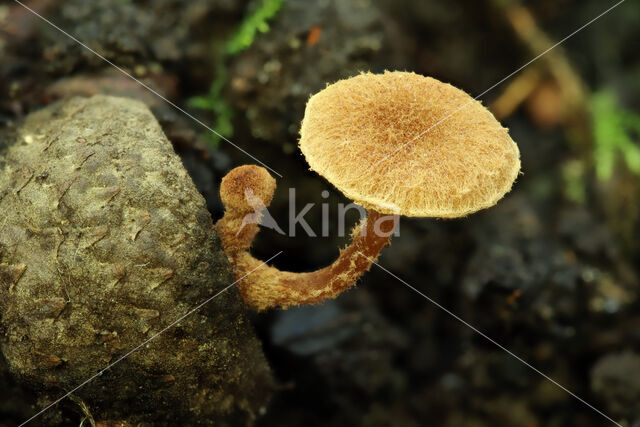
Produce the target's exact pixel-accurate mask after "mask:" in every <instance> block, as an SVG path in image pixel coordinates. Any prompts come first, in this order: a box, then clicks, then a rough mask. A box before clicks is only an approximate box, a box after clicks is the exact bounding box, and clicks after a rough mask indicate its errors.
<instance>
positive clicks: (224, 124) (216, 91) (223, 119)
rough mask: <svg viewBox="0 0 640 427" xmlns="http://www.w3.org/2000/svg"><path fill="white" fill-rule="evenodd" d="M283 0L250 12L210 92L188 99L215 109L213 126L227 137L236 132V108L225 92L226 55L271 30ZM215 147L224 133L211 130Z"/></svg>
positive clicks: (230, 44) (267, 2) (270, 1)
mask: <svg viewBox="0 0 640 427" xmlns="http://www.w3.org/2000/svg"><path fill="white" fill-rule="evenodd" d="M282 4H283V0H262V2H261V3H260V5H259V6H258V8H257V9H256V10H255V12H253V13H252V14H250V15H249V16H247V17H246V18H245V19H244V20H243V21H242V23H241V24H240V27H239V28H238V29H237V30H236V31H235V32H234V33H233V35H232V36H231V38H230V39H229V40H228V41H227V42H226V43H225V44H224V48H223V55H222V58H221V61H220V63H219V65H218V67H217V69H216V78H215V80H214V81H213V82H212V83H211V87H210V88H209V93H207V94H206V95H202V96H195V97H193V98H190V99H189V100H188V105H189V106H190V107H192V108H197V109H200V110H205V111H211V112H212V113H214V114H215V116H216V121H215V123H214V125H213V129H214V130H215V131H216V132H217V133H218V134H219V135H222V136H223V137H225V138H228V137H231V136H232V135H233V115H234V114H233V108H232V107H231V105H229V102H228V101H227V100H226V99H225V98H224V96H223V90H224V87H225V86H226V85H227V82H228V80H229V70H228V69H227V66H226V63H225V59H226V58H225V57H229V56H234V55H237V54H238V53H240V52H242V51H243V50H245V49H247V48H249V47H250V46H251V45H252V44H253V41H254V40H255V37H256V34H257V33H259V32H260V33H266V32H267V31H269V24H268V20H270V19H272V18H273V17H274V16H275V15H276V13H278V11H279V10H280V8H281V7H282ZM208 135H209V140H210V141H211V144H212V146H213V147H217V146H218V145H219V144H220V139H221V138H220V136H219V135H217V134H214V133H208Z"/></svg>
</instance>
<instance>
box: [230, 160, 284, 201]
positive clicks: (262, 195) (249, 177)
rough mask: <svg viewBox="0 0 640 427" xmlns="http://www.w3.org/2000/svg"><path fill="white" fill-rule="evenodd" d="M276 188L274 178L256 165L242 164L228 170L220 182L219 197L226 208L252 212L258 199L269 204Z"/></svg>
mask: <svg viewBox="0 0 640 427" xmlns="http://www.w3.org/2000/svg"><path fill="white" fill-rule="evenodd" d="M275 190H276V180H275V179H274V178H273V177H272V176H271V175H270V174H269V172H268V171H267V170H266V169H265V168H263V167H261V166H256V165H242V166H238V167H237V168H234V169H232V170H231V171H229V173H228V174H226V175H225V176H224V178H222V182H221V183H220V198H221V199H222V203H224V205H225V206H226V207H227V208H233V209H235V210H239V211H247V212H252V211H253V210H254V209H255V208H256V205H255V202H256V201H258V200H259V203H261V204H262V205H264V206H269V204H270V203H271V199H272V198H273V193H274V192H275Z"/></svg>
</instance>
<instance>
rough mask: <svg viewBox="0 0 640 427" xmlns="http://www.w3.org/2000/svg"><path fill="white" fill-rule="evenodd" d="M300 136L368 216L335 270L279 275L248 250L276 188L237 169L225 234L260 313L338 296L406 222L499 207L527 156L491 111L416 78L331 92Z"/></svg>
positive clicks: (341, 84) (244, 290)
mask: <svg viewBox="0 0 640 427" xmlns="http://www.w3.org/2000/svg"><path fill="white" fill-rule="evenodd" d="M300 135H301V137H300V143H299V145H300V150H301V151H302V153H303V154H304V156H305V158H306V160H307V162H308V163H309V165H310V167H311V169H312V170H315V171H316V172H317V173H319V174H320V175H322V176H323V177H324V178H326V179H327V180H328V181H329V182H331V183H332V184H333V185H334V186H335V187H336V188H337V189H338V190H340V191H341V192H342V193H343V194H344V195H345V196H346V197H348V198H349V199H351V200H353V201H354V202H356V203H358V204H360V205H362V206H363V207H365V208H366V209H367V213H368V214H367V217H366V218H364V219H363V220H362V221H361V222H360V224H358V225H357V226H356V227H355V228H354V230H353V231H352V233H351V235H352V242H351V243H350V244H349V245H348V246H347V247H346V248H344V249H342V250H340V254H339V256H338V258H337V259H336V260H335V261H334V262H333V263H332V264H331V265H329V266H327V267H325V268H322V269H320V270H317V271H313V272H308V273H294V272H287V271H280V270H278V269H277V268H275V267H272V266H267V265H263V262H262V261H260V260H258V259H256V258H254V257H253V256H252V255H251V253H250V252H249V250H250V247H251V244H252V242H253V239H254V237H255V235H256V234H257V233H258V231H259V226H258V222H259V221H258V218H252V217H251V215H254V216H255V215H258V216H259V215H260V213H259V212H260V210H259V209H258V208H266V207H268V206H269V204H270V202H271V199H272V197H273V193H274V191H275V188H276V184H275V180H274V179H273V178H272V177H271V175H269V173H268V172H267V171H266V170H265V169H264V168H262V167H259V166H253V165H245V166H240V167H238V168H235V169H233V170H232V171H230V172H229V173H228V174H227V175H226V176H225V177H224V178H223V180H222V184H221V186H220V196H221V198H222V202H223V203H224V205H225V209H226V210H225V214H224V217H223V218H222V219H220V220H219V221H218V222H217V224H216V228H217V231H218V233H219V235H220V237H221V239H222V243H223V246H224V249H225V251H226V253H227V255H228V256H229V259H230V261H231V264H232V266H233V268H234V272H235V276H236V280H238V287H239V289H240V293H241V294H242V296H243V298H244V300H245V302H246V303H247V304H248V305H250V306H252V307H253V308H255V309H257V310H265V309H268V308H271V307H283V308H286V307H289V306H293V305H299V304H314V303H319V302H322V301H323V300H325V299H328V298H335V297H336V296H337V295H339V294H340V293H341V292H343V291H344V290H346V289H349V288H350V287H351V286H353V285H354V284H355V283H356V281H357V279H358V278H359V277H360V276H361V275H362V274H363V273H364V272H365V271H367V270H368V269H369V268H370V267H371V264H372V262H373V261H374V260H376V259H377V257H378V255H379V253H380V251H381V250H382V248H383V247H385V246H386V245H387V244H388V243H389V239H390V237H391V234H392V233H393V230H394V228H395V226H396V223H397V221H398V216H399V215H405V216H412V217H439V218H456V217H461V216H465V215H468V214H471V213H473V212H476V211H478V210H481V209H484V208H488V207H490V206H493V205H494V204H496V203H497V201H498V200H500V199H501V198H502V197H503V196H504V195H505V194H506V193H507V192H508V191H509V190H510V189H511V186H512V185H513V182H514V181H515V179H516V177H517V175H518V173H519V171H520V158H519V151H518V147H517V145H516V144H515V143H514V142H513V140H512V139H511V138H510V136H509V133H508V130H507V129H505V128H504V127H502V126H501V125H500V123H499V122H498V121H497V120H496V119H495V118H494V117H493V115H492V114H491V112H489V111H488V110H487V109H486V108H484V107H483V106H482V104H481V103H480V102H478V101H476V100H474V99H473V98H471V97H470V96H469V95H467V94H466V93H465V92H463V91H462V90H460V89H457V88H455V87H453V86H451V85H449V84H445V83H442V82H440V81H438V80H435V79H433V78H430V77H424V76H421V75H418V74H415V73H408V72H385V73H384V74H371V73H363V74H360V75H358V76H355V77H352V78H349V79H346V80H341V81H338V82H337V83H334V84H332V85H329V86H327V87H326V88H325V89H324V90H322V91H320V92H318V93H317V94H315V95H314V96H312V97H311V98H310V99H309V102H308V103H307V107H306V110H305V115H304V119H303V121H302V127H301V130H300ZM248 218H249V219H252V220H249V221H248V220H247V219H248Z"/></svg>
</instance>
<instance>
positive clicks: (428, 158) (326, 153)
mask: <svg viewBox="0 0 640 427" xmlns="http://www.w3.org/2000/svg"><path fill="white" fill-rule="evenodd" d="M300 135H301V138H300V149H301V151H302V153H303V154H304V156H305V158H306V160H307V162H308V163H309V165H310V167H311V169H312V170H315V171H316V172H318V173H319V174H320V175H322V176H323V177H325V178H326V179H327V180H328V181H329V182H331V183H332V184H333V185H334V186H335V187H336V188H338V190H340V191H342V193H344V195H345V196H347V197H348V198H350V199H351V200H353V201H355V202H356V203H358V204H360V205H362V206H364V207H365V208H367V209H373V210H376V211H378V212H381V213H389V214H401V215H406V216H415V217H443V218H454V217H460V216H464V215H467V214H470V213H473V212H476V211H478V210H480V209H484V208H487V207H490V206H493V205H494V204H495V203H496V202H497V201H498V200H500V199H501V198H502V197H503V196H504V195H505V194H506V193H507V192H508V191H509V190H510V189H511V186H512V184H513V182H514V180H515V179H516V176H517V175H518V173H519V171H520V153H519V151H518V147H517V145H516V144H515V142H513V140H512V139H511V138H510V137H509V133H508V130H507V129H506V128H504V127H502V126H501V125H500V123H499V122H498V121H497V120H496V119H495V117H493V115H492V114H491V112H490V111H489V110H487V109H486V108H484V107H483V106H482V104H481V103H480V102H478V101H476V100H475V99H473V98H471V97H470V96H469V95H467V94H466V93H465V92H463V91H462V90H460V89H457V88H455V87H453V86H451V85H449V84H446V83H442V82H440V81H438V80H436V79H433V78H430V77H424V76H421V75H418V74H415V73H409V72H399V71H394V72H389V71H386V72H385V73H384V74H372V73H363V74H360V75H358V76H355V77H352V78H349V79H346V80H341V81H338V82H337V83H334V84H332V85H329V86H327V87H326V88H325V89H324V90H322V91H320V92H318V93H317V94H315V95H313V96H312V97H311V98H310V99H309V102H308V103H307V107H306V110H305V115H304V119H303V121H302V128H301V130H300Z"/></svg>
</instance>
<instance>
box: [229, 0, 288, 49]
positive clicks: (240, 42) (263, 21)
mask: <svg viewBox="0 0 640 427" xmlns="http://www.w3.org/2000/svg"><path fill="white" fill-rule="evenodd" d="M282 3H283V0H262V2H261V3H260V5H259V6H258V8H257V9H256V10H255V12H253V13H252V14H251V15H249V16H247V17H246V18H245V19H244V21H242V24H240V27H239V28H238V30H237V31H236V32H235V33H234V34H233V36H232V37H231V38H230V39H229V41H228V42H227V45H226V53H227V54H229V55H236V54H238V53H240V52H242V51H243V50H245V49H247V48H249V47H250V46H251V45H252V44H253V41H254V40H255V37H256V34H258V33H259V32H260V33H266V32H267V31H269V23H268V21H269V20H270V19H272V18H273V17H274V16H275V15H276V13H278V11H279V10H280V8H281V7H282Z"/></svg>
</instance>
